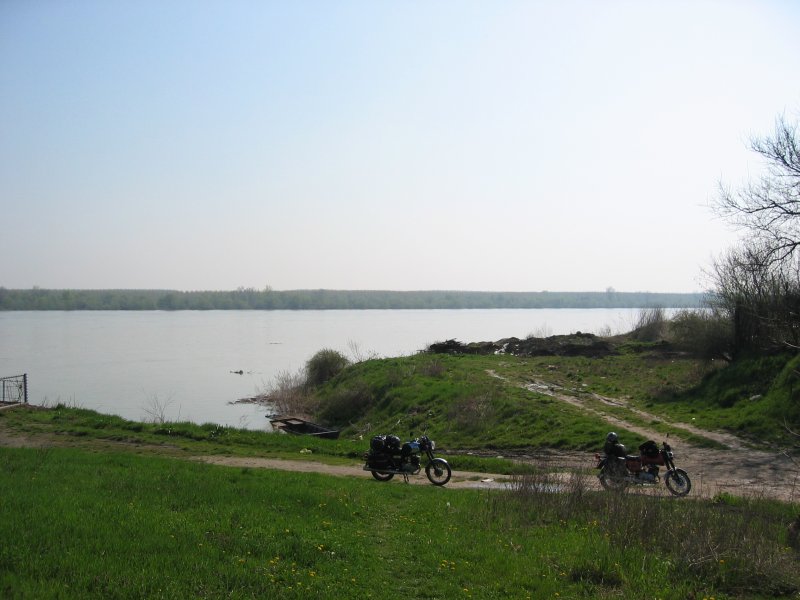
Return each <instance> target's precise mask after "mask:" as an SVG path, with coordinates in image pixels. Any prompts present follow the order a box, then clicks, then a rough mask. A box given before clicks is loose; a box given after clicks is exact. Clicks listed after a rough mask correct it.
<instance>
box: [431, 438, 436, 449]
mask: <svg viewBox="0 0 800 600" xmlns="http://www.w3.org/2000/svg"><path fill="white" fill-rule="evenodd" d="M431 450H436V442H434V441H433V440H431Z"/></svg>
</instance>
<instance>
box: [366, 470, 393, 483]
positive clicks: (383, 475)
mask: <svg viewBox="0 0 800 600" xmlns="http://www.w3.org/2000/svg"><path fill="white" fill-rule="evenodd" d="M370 473H372V476H373V477H374V478H375V479H377V480H378V481H389V480H390V479H391V478H392V477H394V473H379V472H378V471H370Z"/></svg>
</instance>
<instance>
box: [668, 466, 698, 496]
mask: <svg viewBox="0 0 800 600" xmlns="http://www.w3.org/2000/svg"><path fill="white" fill-rule="evenodd" d="M664 483H665V484H667V489H668V490H669V491H670V492H672V493H673V494H675V495H676V496H685V495H686V494H688V493H689V490H691V489H692V480H691V479H689V475H688V474H687V473H686V471H684V470H683V469H675V470H674V471H670V472H669V473H667V476H666V477H665V478H664Z"/></svg>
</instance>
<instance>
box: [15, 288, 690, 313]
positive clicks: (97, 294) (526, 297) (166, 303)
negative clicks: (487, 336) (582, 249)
mask: <svg viewBox="0 0 800 600" xmlns="http://www.w3.org/2000/svg"><path fill="white" fill-rule="evenodd" d="M703 298H704V295H703V294H657V293H650V292H616V291H613V290H609V291H605V292H448V291H418V292H395V291H378V290H285V291H277V290H271V289H266V290H255V289H243V288H241V289H238V290H235V291H230V292H219V291H217V292H202V291H200V292H178V291H171V290H46V289H40V288H33V289H30V290H9V289H5V288H2V287H0V310H366V309H424V308H440V309H452V308H649V307H656V306H658V307H662V308H694V307H697V306H700V305H701V303H702V301H703Z"/></svg>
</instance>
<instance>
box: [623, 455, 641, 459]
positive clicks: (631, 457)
mask: <svg viewBox="0 0 800 600" xmlns="http://www.w3.org/2000/svg"><path fill="white" fill-rule="evenodd" d="M639 459H640V457H639V456H637V455H634V454H628V455H627V456H626V457H625V460H639Z"/></svg>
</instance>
